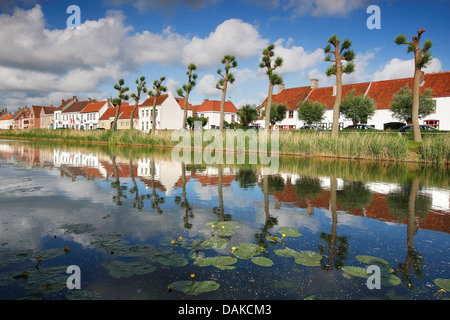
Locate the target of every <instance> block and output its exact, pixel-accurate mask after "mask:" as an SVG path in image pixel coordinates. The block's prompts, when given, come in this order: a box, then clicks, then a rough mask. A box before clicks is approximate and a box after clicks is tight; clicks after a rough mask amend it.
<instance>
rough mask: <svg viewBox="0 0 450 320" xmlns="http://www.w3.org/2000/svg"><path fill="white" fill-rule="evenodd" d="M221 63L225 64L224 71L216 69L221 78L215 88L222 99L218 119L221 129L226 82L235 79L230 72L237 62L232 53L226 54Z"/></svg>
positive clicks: (231, 81) (231, 82) (232, 81)
mask: <svg viewBox="0 0 450 320" xmlns="http://www.w3.org/2000/svg"><path fill="white" fill-rule="evenodd" d="M222 64H224V65H225V67H224V69H225V73H223V72H222V69H220V68H219V69H218V70H217V74H218V75H219V76H220V77H221V79H220V80H219V81H218V82H217V84H216V88H217V89H219V90H221V91H222V100H221V101H220V121H219V129H220V131H222V130H223V125H224V117H225V115H224V113H225V112H224V105H225V98H226V94H227V86H228V83H230V84H233V83H234V81H235V78H234V75H233V74H232V73H231V72H230V69H231V68H236V67H237V65H238V63H237V61H236V57H235V56H232V55H226V56H225V57H224V58H223V59H222Z"/></svg>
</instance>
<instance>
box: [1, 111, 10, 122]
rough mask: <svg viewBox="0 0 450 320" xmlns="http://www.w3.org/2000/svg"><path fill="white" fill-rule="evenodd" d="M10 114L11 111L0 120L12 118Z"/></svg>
mask: <svg viewBox="0 0 450 320" xmlns="http://www.w3.org/2000/svg"><path fill="white" fill-rule="evenodd" d="M12 116H13V115H12V114H11V113H10V114H7V115H6V116H5V117H3V118H1V119H0V121H2V120H10V119H11V118H12Z"/></svg>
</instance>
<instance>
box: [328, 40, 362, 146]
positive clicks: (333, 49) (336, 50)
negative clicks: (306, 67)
mask: <svg viewBox="0 0 450 320" xmlns="http://www.w3.org/2000/svg"><path fill="white" fill-rule="evenodd" d="M351 46H352V42H351V41H350V40H349V39H345V40H344V42H342V45H341V43H340V40H339V39H338V37H337V36H336V35H335V34H334V35H332V36H331V38H330V39H328V44H327V46H326V47H325V48H324V51H325V53H326V57H325V61H328V62H334V64H333V65H331V66H330V67H329V68H328V69H327V71H326V72H325V73H326V75H327V76H332V75H335V76H336V98H335V100H334V105H333V127H332V129H331V136H332V137H337V135H338V133H339V106H340V104H341V100H342V74H344V73H352V72H353V71H354V70H355V65H354V64H353V62H352V61H353V59H354V58H355V53H354V52H353V50H350V47H351ZM332 55H334V59H333V57H332ZM343 61H346V62H347V63H345V64H343V63H342V62H343Z"/></svg>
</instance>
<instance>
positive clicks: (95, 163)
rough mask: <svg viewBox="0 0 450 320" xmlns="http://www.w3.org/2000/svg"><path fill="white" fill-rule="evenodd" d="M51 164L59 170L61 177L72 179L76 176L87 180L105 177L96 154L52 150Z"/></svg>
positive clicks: (104, 171) (105, 173) (105, 172)
mask: <svg viewBox="0 0 450 320" xmlns="http://www.w3.org/2000/svg"><path fill="white" fill-rule="evenodd" d="M53 164H54V166H55V167H60V168H61V175H66V176H70V177H72V179H74V178H75V177H76V176H78V175H79V176H84V177H87V178H93V179H95V178H103V177H106V175H107V171H106V169H105V167H104V166H103V165H102V164H101V163H100V161H99V158H98V155H97V154H93V153H91V154H87V153H82V152H76V151H64V150H58V149H54V151H53Z"/></svg>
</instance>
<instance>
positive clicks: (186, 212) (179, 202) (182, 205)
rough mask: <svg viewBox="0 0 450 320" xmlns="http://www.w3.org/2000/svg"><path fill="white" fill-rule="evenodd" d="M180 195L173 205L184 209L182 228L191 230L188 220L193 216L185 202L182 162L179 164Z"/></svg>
mask: <svg viewBox="0 0 450 320" xmlns="http://www.w3.org/2000/svg"><path fill="white" fill-rule="evenodd" d="M181 195H182V198H181V197H179V196H176V197H175V199H174V202H175V204H177V205H179V206H180V208H183V209H184V216H183V221H184V227H185V228H186V229H191V228H192V223H190V222H189V219H192V218H194V215H193V213H192V208H191V206H190V205H189V202H188V200H187V193H186V165H185V164H184V162H182V163H181Z"/></svg>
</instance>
